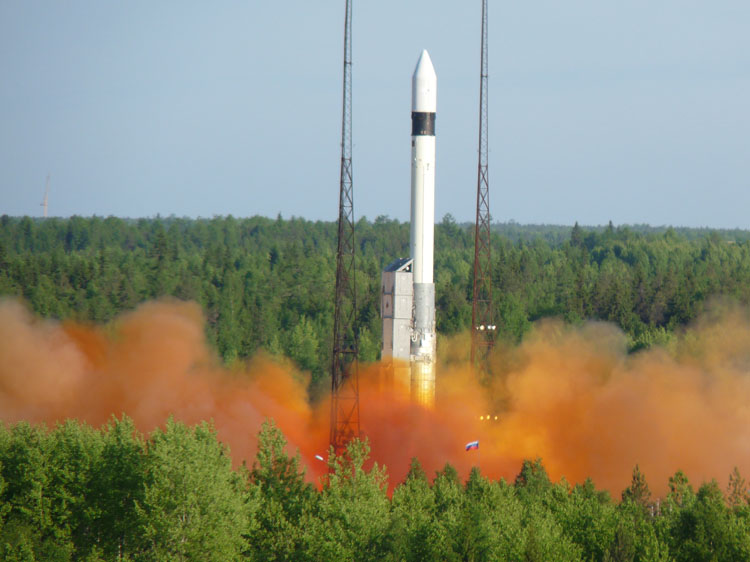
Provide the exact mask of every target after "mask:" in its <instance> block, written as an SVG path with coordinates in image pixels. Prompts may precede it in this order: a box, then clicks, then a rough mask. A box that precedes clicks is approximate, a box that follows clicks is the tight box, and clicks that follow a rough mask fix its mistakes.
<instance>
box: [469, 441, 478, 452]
mask: <svg viewBox="0 0 750 562" xmlns="http://www.w3.org/2000/svg"><path fill="white" fill-rule="evenodd" d="M472 449H479V441H471V442H469V443H467V444H466V450H467V451H471V450H472Z"/></svg>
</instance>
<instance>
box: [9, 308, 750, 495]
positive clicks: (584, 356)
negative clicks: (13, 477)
mask: <svg viewBox="0 0 750 562" xmlns="http://www.w3.org/2000/svg"><path fill="white" fill-rule="evenodd" d="M468 349H469V339H468V336H467V335H465V334H464V335H461V336H458V337H455V338H450V339H445V340H442V341H441V342H440V344H439V353H440V359H439V365H438V370H437V376H438V379H437V396H436V403H435V408H434V409H432V410H428V409H425V408H422V407H420V406H417V405H414V404H412V403H411V401H410V400H409V398H408V395H407V394H406V393H405V392H404V389H403V388H399V387H398V386H397V385H396V386H394V385H393V384H389V374H388V372H387V371H386V370H385V369H384V368H383V367H382V366H381V365H378V364H374V365H366V366H363V367H362V368H361V369H360V410H361V424H362V430H363V432H364V434H365V435H366V436H367V437H368V438H369V439H370V442H371V446H372V456H373V458H374V460H376V461H377V462H378V463H380V464H385V465H386V466H387V467H388V469H389V473H390V475H391V482H392V483H393V484H395V483H398V482H400V481H401V480H402V479H403V477H404V476H405V474H406V470H407V468H408V465H409V461H410V459H411V458H412V457H417V458H419V460H420V462H421V463H422V465H423V466H424V468H425V469H426V470H427V472H428V474H434V472H435V471H436V470H439V469H441V468H442V467H443V466H444V465H445V463H447V462H450V463H451V464H453V465H454V466H455V467H456V468H457V469H458V470H459V473H460V474H462V475H463V476H464V477H465V476H466V475H467V474H468V471H469V469H470V468H471V467H472V466H473V465H477V464H479V465H480V466H481V469H482V472H483V473H484V474H486V475H488V476H490V477H492V478H500V477H504V478H506V479H512V478H513V477H514V476H515V474H516V473H517V472H518V470H519V467H520V463H521V461H522V460H523V459H524V458H536V457H541V458H542V461H543V462H544V465H545V467H546V468H547V470H548V472H549V474H550V476H551V477H552V479H553V480H557V479H559V478H561V477H565V478H566V479H567V480H568V481H569V482H582V481H583V480H585V479H586V478H587V477H591V478H592V479H593V480H594V482H595V483H596V485H597V486H598V487H600V488H606V489H609V490H610V491H611V492H612V493H613V495H615V496H616V497H618V496H619V492H620V491H621V490H622V489H623V488H624V487H626V486H627V485H628V483H629V481H630V475H631V472H632V469H633V467H634V466H635V464H636V463H637V464H639V466H640V468H641V470H642V472H643V473H644V474H645V475H646V477H647V479H648V481H649V484H650V486H651V489H652V491H654V492H656V493H659V494H662V493H664V492H665V490H666V485H667V481H668V478H669V476H671V475H672V474H674V473H675V472H676V471H677V470H678V469H680V470H683V471H684V472H685V473H686V474H687V475H688V477H689V478H690V479H691V481H692V482H693V483H694V484H699V483H701V482H703V481H705V480H710V479H711V478H717V479H718V480H719V481H720V482H726V478H727V476H728V475H729V473H730V472H731V470H732V468H733V467H734V466H738V467H739V468H740V471H741V472H745V473H747V471H748V469H750V447H748V445H747V444H748V442H750V423H748V422H750V374H749V373H750V316H749V315H748V311H747V310H745V309H740V308H739V307H736V306H735V307H733V306H729V305H727V304H726V303H715V304H714V305H712V306H711V307H709V311H708V312H707V313H706V314H704V316H703V317H702V318H701V319H699V320H698V321H697V322H696V323H695V324H694V325H692V326H691V327H690V328H689V329H687V330H686V331H684V332H683V333H681V334H679V335H678V336H677V337H675V338H673V340H672V341H671V343H670V344H669V345H668V346H667V347H661V348H652V349H650V350H647V351H642V352H638V353H635V354H628V353H627V340H626V337H625V336H624V335H623V334H622V333H621V332H620V331H618V330H617V329H616V328H614V327H613V326H611V325H607V324H602V323H590V324H586V325H584V326H582V327H578V328H574V327H570V326H566V325H564V324H563V323H561V322H557V321H544V322H540V323H538V324H537V325H536V326H535V327H534V329H533V331H532V333H531V334H530V336H528V337H527V338H526V339H525V340H524V341H523V342H522V343H521V344H520V345H519V346H517V347H513V348H509V347H498V348H497V349H496V351H495V352H494V353H493V355H492V356H491V359H490V360H491V363H492V367H493V368H492V372H493V373H495V375H494V376H493V377H491V378H486V377H485V378H484V379H483V380H482V381H479V380H477V377H476V376H475V375H474V373H473V372H472V370H471V369H470V368H469V366H468ZM307 383H308V379H307V378H306V376H305V375H304V374H303V373H301V372H299V371H298V370H296V369H295V368H294V367H293V366H292V365H290V364H285V363H283V362H279V361H277V360H275V359H272V358H269V357H267V356H265V355H262V354H261V355H259V356H257V357H255V358H253V359H252V360H250V361H249V362H248V363H247V364H245V365H243V366H242V367H238V368H232V369H227V368H225V367H223V366H222V365H221V364H220V362H219V361H218V359H217V358H216V356H215V355H214V353H213V352H212V351H211V349H210V347H209V346H208V345H207V343H206V341H205V337H204V322H203V317H202V314H201V310H200V308H199V307H198V306H197V305H195V304H191V303H180V302H172V301H169V302H154V303H148V304H144V305H142V306H141V307H139V308H138V309H137V310H135V311H133V312H130V313H127V314H124V315H122V316H121V317H120V318H119V319H118V320H117V321H115V322H113V323H112V324H110V325H107V326H85V325H80V324H70V323H63V324H61V323H57V322H52V321H46V320H40V319H37V318H35V317H33V316H32V315H31V314H30V313H29V312H28V311H27V310H26V309H25V308H24V307H23V306H22V305H21V304H19V303H17V302H13V301H3V302H0V419H2V420H3V421H5V422H9V423H12V422H15V421H18V420H28V421H30V422H33V423H41V422H44V423H47V424H54V423H55V422H57V421H61V420H63V419H66V418H76V419H78V420H80V421H85V422H87V423H89V424H92V425H94V426H100V425H102V424H104V423H106V422H107V421H108V420H109V419H110V418H111V416H112V415H116V416H120V415H122V414H127V415H128V416H130V417H131V418H133V420H134V421H135V423H136V425H137V426H138V427H139V429H141V431H144V432H148V431H150V430H152V429H153V428H155V427H157V426H160V425H161V424H163V423H164V422H165V420H166V419H167V417H168V416H170V415H171V416H174V417H175V418H176V419H178V420H182V421H184V422H186V423H189V424H192V423H197V422H199V421H201V420H208V419H212V420H213V421H214V424H215V426H216V429H217V433H218V436H219V438H220V439H221V440H222V441H224V442H225V443H227V444H228V445H229V446H230V448H231V450H232V453H233V457H234V458H235V461H236V462H238V463H239V462H240V461H241V460H248V461H249V462H252V459H253V457H254V454H255V450H256V435H257V432H258V429H259V428H260V424H261V422H262V421H263V419H265V418H266V417H272V418H274V419H275V421H276V423H277V424H278V425H279V427H281V429H282V430H283V431H284V433H285V435H286V436H287V439H288V440H289V442H290V452H293V451H294V450H295V449H297V448H299V450H300V453H301V456H302V459H303V462H304V463H305V464H306V465H307V467H308V474H309V476H310V478H311V479H313V480H317V479H318V477H320V476H322V475H323V474H324V472H325V469H326V467H325V465H324V463H321V462H319V461H317V460H315V455H316V454H321V455H325V454H326V451H327V448H328V445H327V444H328V427H329V426H328V423H329V420H328V416H329V412H330V409H329V404H328V403H327V401H326V400H323V401H321V402H320V403H318V404H316V405H314V406H311V405H310V403H309V400H308V396H307V393H306V391H305V389H306V388H307ZM488 415H489V420H487V419H486V417H487V416H488ZM480 416H481V417H482V418H483V419H480ZM495 416H497V419H495ZM477 439H478V440H479V442H480V449H479V450H478V451H470V452H466V451H465V450H464V445H465V444H466V443H467V442H469V441H474V440H477Z"/></svg>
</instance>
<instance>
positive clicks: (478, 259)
mask: <svg viewBox="0 0 750 562" xmlns="http://www.w3.org/2000/svg"><path fill="white" fill-rule="evenodd" d="M487 51H488V49H487V0H482V48H481V64H480V73H479V151H478V152H479V159H478V164H477V215H476V217H477V218H476V224H475V227H474V286H473V289H472V295H473V298H472V306H471V365H472V367H474V368H486V361H487V357H488V355H489V352H490V350H491V349H492V346H493V345H494V342H495V329H496V326H495V323H494V322H493V320H492V318H493V310H492V252H491V234H490V224H491V222H490V221H491V219H490V180H489V171H488V165H487V160H488V153H489V148H488V147H489V140H488V120H489V117H488V81H489V76H488V71H487V69H488V65H487V54H488V53H487Z"/></svg>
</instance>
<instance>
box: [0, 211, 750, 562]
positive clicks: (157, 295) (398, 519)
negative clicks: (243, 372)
mask: <svg viewBox="0 0 750 562" xmlns="http://www.w3.org/2000/svg"><path fill="white" fill-rule="evenodd" d="M356 236H357V250H358V255H357V262H356V264H357V272H356V286H357V326H356V330H357V333H358V335H359V344H360V345H359V354H360V359H361V360H362V361H365V362H370V361H375V360H377V359H378V357H379V352H380V329H381V328H380V324H381V323H380V317H379V300H380V272H381V270H382V269H383V267H384V266H385V265H387V264H388V263H389V262H390V261H392V260H393V259H395V258H398V257H403V256H406V255H407V254H408V239H409V225H408V223H401V222H399V221H397V220H393V219H390V218H388V217H378V218H376V219H375V220H374V221H368V220H367V219H365V218H363V219H360V220H359V221H358V222H357V224H356ZM492 237H493V239H492V260H493V268H492V273H493V296H494V301H493V302H494V308H495V310H494V312H495V319H496V324H497V326H498V338H499V343H500V344H503V345H508V346H513V345H515V344H517V343H518V342H520V341H521V340H522V339H523V338H524V336H525V335H526V334H528V333H529V331H530V330H531V329H532V326H533V324H534V322H536V321H538V320H541V319H546V318H557V319H560V320H562V321H563V322H565V323H567V324H570V325H580V324H582V323H585V322H587V321H598V320H601V321H606V322H609V323H612V324H614V325H616V326H617V327H619V329H620V330H622V332H623V333H624V334H625V337H626V339H627V348H628V351H629V353H632V354H637V353H638V352H639V351H641V350H646V349H648V348H650V347H652V346H657V345H668V344H669V343H670V341H672V340H673V339H674V338H676V337H677V334H678V333H679V332H680V330H682V329H683V328H684V327H685V326H686V325H688V323H690V322H691V321H692V320H694V319H695V318H697V317H698V316H699V315H700V314H701V313H702V312H703V311H704V309H705V308H706V307H707V306H708V305H709V303H710V301H711V300H712V299H717V298H721V299H727V300H730V301H732V302H737V303H740V304H744V305H746V304H749V303H750V232H747V231H739V230H737V231H720V230H704V229H675V228H654V227H648V226H644V225H634V226H630V227H627V226H621V227H614V226H613V225H611V224H609V225H607V226H603V227H582V226H579V225H577V224H576V225H574V226H573V227H561V226H554V225H530V226H529V225H526V226H524V225H518V224H515V223H507V224H495V225H493V232H492ZM435 250H436V252H435V283H436V295H437V322H438V326H437V328H438V332H439V334H440V337H449V336H452V335H455V334H460V333H462V332H465V331H466V330H467V329H468V328H469V324H470V320H471V290H472V263H473V250H474V241H473V228H472V225H467V224H458V223H456V221H455V220H454V219H453V218H452V217H451V216H450V215H446V216H445V217H444V218H443V219H442V221H441V222H440V223H439V224H437V225H436V232H435ZM335 262H336V225H335V223H333V222H311V221H306V220H304V219H299V218H294V217H292V218H290V219H283V218H282V217H281V216H279V217H277V218H276V219H271V218H265V217H252V218H246V219H240V218H234V217H231V216H228V217H214V218H211V219H185V218H176V217H168V218H162V217H156V218H151V219H133V220H131V219H121V218H115V217H108V218H100V217H90V218H82V217H71V218H69V219H58V218H50V219H46V220H39V219H32V218H29V217H8V216H2V217H0V297H3V298H16V299H20V300H21V301H22V302H24V303H26V305H27V306H28V307H29V308H30V309H31V310H32V311H33V312H34V314H35V315H37V316H39V317H41V318H49V319H56V320H61V321H67V320H72V321H75V322H79V323H83V324H89V323H92V324H93V323H95V324H106V323H108V322H110V321H112V320H114V319H115V318H116V317H117V316H118V315H119V314H121V313H122V312H125V311H130V310H133V309H135V308H136V307H137V306H138V305H139V304H141V303H144V302H147V301H151V300H154V299H164V298H173V299H178V300H184V301H194V302H196V303H198V304H199V306H200V307H201V310H202V311H203V314H204V316H205V320H206V323H205V326H206V328H205V329H206V338H207V340H208V341H209V342H210V344H211V346H212V347H213V349H214V350H215V351H216V354H217V356H218V357H219V358H220V360H221V361H223V363H224V364H225V365H227V366H230V367H231V366H232V365H236V364H240V363H242V362H243V361H245V360H247V359H248V358H251V357H253V356H254V355H256V354H257V353H258V352H261V351H262V352H264V353H266V354H268V355H269V356H270V357H279V358H286V359H288V360H290V361H292V362H294V364H296V365H297V367H298V368H299V369H300V370H302V371H306V372H309V373H310V375H311V376H310V385H309V389H308V390H309V392H310V396H311V399H312V400H315V399H316V397H320V396H321V395H323V394H324V392H325V388H326V386H327V385H329V384H330V383H329V382H328V379H327V376H328V369H329V365H330V354H331V348H332V345H331V335H332V323H333V303H332V301H333V298H332V297H333V284H334V274H335ZM285 445H286V441H285V437H284V435H283V434H282V433H281V431H280V430H279V429H278V427H277V426H275V425H274V423H273V422H272V421H268V422H266V423H265V424H264V426H263V428H262V429H261V431H260V434H259V436H258V449H257V454H256V456H255V458H254V459H253V460H251V461H248V463H247V464H243V465H241V466H237V464H236V462H235V463H233V460H232V457H231V452H230V451H229V450H228V449H227V447H226V445H224V444H222V443H221V442H220V441H219V440H218V439H217V437H216V432H215V430H214V428H213V427H212V426H211V424H210V422H208V420H207V421H206V423H204V424H199V425H197V426H187V425H184V424H182V423H181V422H179V421H174V420H170V421H168V422H166V424H165V425H164V426H163V427H161V428H160V429H157V430H155V431H154V432H152V433H150V434H147V435H144V434H141V433H140V432H139V431H138V430H137V429H136V427H135V425H134V424H133V422H132V421H131V420H129V419H128V418H127V417H122V418H112V420H111V421H110V423H109V424H108V425H106V426H105V427H102V428H92V427H90V426H88V425H86V424H84V423H81V422H79V421H76V420H69V421H66V422H60V423H59V424H57V425H56V426H54V427H45V426H35V425H30V424H28V423H25V422H19V423H15V424H5V425H3V426H1V427H0V498H2V501H1V502H0V558H2V559H4V560H90V561H97V560H239V559H257V560H435V559H444V560H750V506H749V504H748V500H749V499H750V498H749V497H748V492H747V490H748V488H747V483H746V482H745V480H744V479H743V477H742V476H741V474H740V472H739V471H738V470H736V469H735V471H734V472H733V473H732V474H730V475H724V474H717V475H715V477H721V478H725V477H727V476H728V477H729V485H728V487H726V488H722V487H720V486H719V484H717V482H716V481H710V482H704V483H700V485H698V486H697V487H696V488H694V487H693V485H692V484H691V483H690V482H689V481H688V479H687V477H686V475H685V474H684V473H682V472H680V471H679V470H678V471H676V472H675V473H674V475H673V476H672V477H671V478H670V479H669V482H668V483H666V484H667V486H668V490H669V492H668V494H667V495H666V496H664V497H654V496H652V495H651V493H650V491H649V485H648V482H647V480H646V476H647V475H644V474H643V473H642V472H641V471H640V469H639V467H638V466H635V467H633V473H632V481H631V483H630V485H629V486H628V487H627V488H625V489H624V490H623V491H622V493H621V494H620V496H619V497H613V495H611V494H610V493H609V492H607V491H604V490H600V489H597V487H596V484H595V483H594V482H593V481H591V480H588V481H586V482H583V483H576V484H575V485H573V484H569V483H567V482H566V481H565V480H564V479H563V480H560V481H558V482H552V481H551V480H550V478H549V477H548V474H547V471H546V470H545V468H544V460H543V459H529V460H527V461H524V462H523V464H522V465H521V466H519V467H518V470H519V472H518V474H517V476H516V477H515V479H510V480H508V481H506V480H503V479H500V480H491V479H488V478H487V477H485V476H483V475H482V473H481V471H480V470H479V469H474V470H473V471H472V472H471V474H470V476H469V477H468V479H467V480H466V481H463V482H462V481H461V479H460V478H459V475H458V473H457V471H456V469H455V468H453V467H452V466H451V465H449V464H447V465H446V466H445V467H444V468H443V469H442V470H439V471H437V472H435V473H433V474H427V473H426V472H425V471H424V470H423V469H422V468H421V466H420V464H419V460H418V459H413V461H412V465H411V467H410V469H409V472H408V475H407V477H406V478H405V479H404V480H403V481H401V482H390V483H389V480H388V472H387V470H388V468H387V467H383V466H379V465H378V464H377V463H373V462H372V459H369V445H368V443H367V442H366V441H364V442H359V441H355V442H353V443H352V444H351V445H350V448H349V451H348V453H347V454H346V455H344V456H342V457H340V458H337V457H335V456H332V455H331V456H330V458H329V459H328V461H327V462H328V464H329V472H328V476H327V477H325V478H323V480H322V481H320V482H318V483H310V482H309V480H310V479H309V478H307V477H306V476H305V470H304V467H303V463H302V462H301V461H300V458H299V455H297V456H294V455H289V453H288V448H285ZM664 484H665V483H664V482H660V483H658V486H659V488H660V489H661V488H665V486H664Z"/></svg>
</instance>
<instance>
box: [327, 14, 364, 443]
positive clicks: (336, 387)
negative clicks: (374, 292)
mask: <svg viewBox="0 0 750 562" xmlns="http://www.w3.org/2000/svg"><path fill="white" fill-rule="evenodd" d="M351 29H352V0H346V17H345V24H344V101H343V112H342V120H341V182H340V190H339V219H338V250H337V252H336V296H335V304H334V320H333V359H332V363H331V446H332V447H333V450H334V453H335V454H336V455H341V454H342V453H344V452H345V450H346V444H347V443H348V442H349V441H351V440H352V439H355V438H357V437H359V435H360V430H359V373H358V364H357V355H358V348H359V342H358V337H357V333H356V320H357V294H356V289H355V268H354V253H355V240H354V184H353V181H352V34H351Z"/></svg>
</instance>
